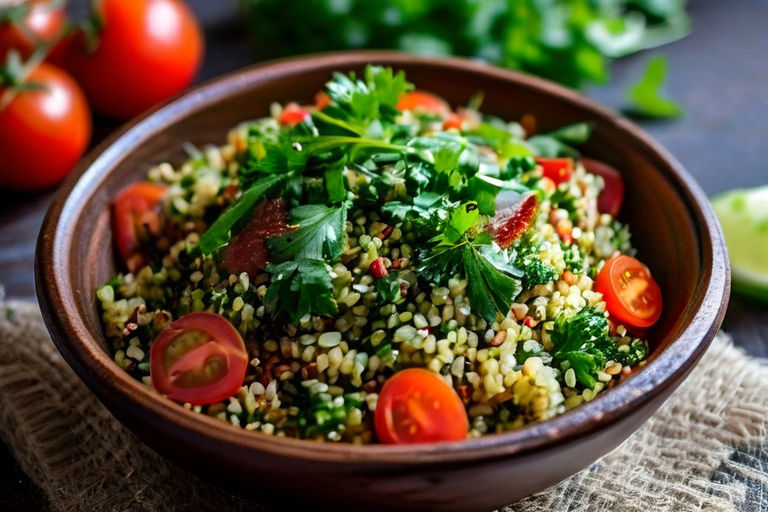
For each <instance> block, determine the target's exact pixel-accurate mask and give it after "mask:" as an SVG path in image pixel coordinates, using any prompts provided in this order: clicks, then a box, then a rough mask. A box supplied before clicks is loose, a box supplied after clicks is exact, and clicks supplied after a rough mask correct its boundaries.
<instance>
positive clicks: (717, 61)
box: [0, 0, 768, 510]
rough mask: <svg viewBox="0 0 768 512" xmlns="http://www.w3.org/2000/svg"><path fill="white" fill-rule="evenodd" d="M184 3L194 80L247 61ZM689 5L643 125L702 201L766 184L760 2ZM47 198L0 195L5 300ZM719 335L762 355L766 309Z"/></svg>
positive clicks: (767, 90) (622, 74)
mask: <svg viewBox="0 0 768 512" xmlns="http://www.w3.org/2000/svg"><path fill="white" fill-rule="evenodd" d="M190 4H191V5H192V6H193V8H194V9H195V10H196V11H197V13H198V15H199V16H200V17H201V19H202V20H203V24H204V26H205V30H206V40H207V43H208V48H207V54H206V60H205V63H204V66H203V70H202V72H201V77H200V78H201V79H207V78H210V77H214V76H217V75H219V74H221V73H223V72H225V71H229V70H232V69H236V68H238V67H241V66H244V65H246V64H248V63H250V62H251V57H250V55H249V52H248V49H247V44H246V41H245V34H243V32H242V30H241V28H240V26H239V24H238V23H237V20H236V4H237V3H236V1H235V0H219V1H217V2H208V1H206V0H193V1H191V2H190ZM690 4H691V5H690V11H691V13H692V15H693V20H694V33H693V34H692V35H691V36H690V37H688V38H686V39H684V40H682V41H679V42H677V43H674V44H672V45H669V46H668V47H666V48H663V49H661V50H658V51H657V52H655V53H664V54H666V55H667V56H668V57H669V64H670V65H669V69H670V71H669V73H670V77H669V84H668V90H669V92H670V94H671V95H672V96H673V97H674V98H676V99H678V100H680V101H681V102H682V103H683V104H684V105H685V106H686V108H687V114H686V116H685V117H684V118H683V119H681V120H677V121H672V122H649V123H644V124H643V127H644V128H645V129H646V130H647V131H648V132H649V133H650V134H651V135H653V136H654V137H655V138H656V139H657V140H659V141H660V142H661V143H662V144H663V145H664V146H666V147H667V149H669V150H670V151H671V152H672V154H674V155H675V156H676V157H677V158H678V159H679V160H680V161H681V162H682V163H683V164H684V165H685V166H686V168H687V169H688V171H689V172H690V173H691V174H692V175H693V176H694V177H695V178H696V179H697V180H698V182H699V183H700V184H701V186H702V188H703V189H704V191H705V192H706V193H707V194H715V193H717V192H721V191H723V190H727V189H730V188H735V187H741V186H754V185H759V184H764V183H768V165H767V164H766V153H768V150H766V148H767V147H768V65H766V62H765V56H766V55H768V35H766V34H767V33H766V27H768V2H766V1H765V0H734V1H731V2H722V1H718V0H692V1H691V2H690ZM643 64H644V57H643V56H636V57H632V58H629V59H625V60H623V61H621V62H618V63H616V65H615V66H614V67H613V74H614V76H613V80H612V82H611V84H610V85H609V86H607V87H604V88H595V89H592V90H590V91H587V94H588V95H589V96H591V97H593V98H595V99H597V100H598V101H601V102H603V103H605V104H607V105H609V106H611V107H614V108H620V107H622V106H623V105H624V91H625V90H626V88H627V87H628V85H629V84H631V83H632V82H633V81H634V80H635V79H636V78H637V77H638V76H639V75H640V74H641V72H642V68H643ZM115 127H116V125H115V124H114V123H112V122H109V121H107V120H98V121H97V126H96V133H95V137H94V138H95V139H96V140H98V139H100V138H103V137H104V136H105V135H106V134H107V133H109V132H110V131H111V130H113V129H114V128H115ZM0 158H2V156H1V155H0ZM53 194H54V192H53V191H50V192H44V193H39V194H18V193H8V192H5V193H3V192H0V284H2V285H3V286H4V288H5V296H6V297H7V298H21V299H29V300H34V298H35V292H34V276H33V272H32V262H33V257H34V250H35V242H36V238H37V232H38V230H39V227H40V224H41V222H42V219H43V216H44V214H45V211H46V208H47V207H48V205H49V204H50V202H51V198H52V196H53ZM766 207H768V205H767V206H766ZM0 295H1V293H0ZM724 328H725V329H726V330H727V331H729V332H730V333H731V334H732V335H733V337H734V339H735V340H736V343H738V344H739V345H741V346H743V347H744V348H745V349H746V350H747V351H748V352H749V353H751V354H754V355H756V356H761V357H768V308H765V307H763V308H761V307H760V306H757V305H754V304H752V303H749V302H745V301H742V300H740V299H738V298H732V300H731V303H730V306H729V308H728V313H727V316H726V320H725V324H724ZM42 508H44V500H43V498H42V497H41V496H40V493H39V491H38V490H37V489H36V488H35V487H34V485H33V484H32V483H30V482H29V481H28V479H27V478H26V477H25V476H24V475H23V473H21V472H20V471H19V469H18V467H17V466H16V464H15V462H14V461H13V459H12V457H11V456H10V455H9V454H8V452H7V450H6V449H5V447H4V446H3V445H2V444H0V509H1V510H40V509H42Z"/></svg>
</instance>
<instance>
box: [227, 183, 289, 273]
mask: <svg viewBox="0 0 768 512" xmlns="http://www.w3.org/2000/svg"><path fill="white" fill-rule="evenodd" d="M287 217H288V214H287V207H286V205H285V201H284V200H283V199H282V198H280V197H278V198H277V199H270V200H269V201H263V202H261V203H260V204H259V205H258V206H257V207H256V208H255V209H254V211H253V217H252V218H251V220H250V222H248V224H246V226H245V227H244V228H243V230H242V231H240V232H239V233H238V234H236V235H235V236H233V237H232V239H231V240H230V241H229V244H227V248H226V249H225V251H226V252H225V253H224V258H223V263H222V264H223V266H224V268H226V269H227V271H228V272H231V273H232V274H235V275H237V274H240V273H241V272H247V273H248V275H250V276H255V275H256V274H257V273H258V271H259V270H260V269H262V268H264V265H266V264H267V261H269V252H268V251H267V245H266V243H265V242H264V240H266V239H267V238H270V237H273V236H279V235H282V234H285V233H288V232H289V231H290V230H291V228H290V226H288V224H287V223H286V219H287Z"/></svg>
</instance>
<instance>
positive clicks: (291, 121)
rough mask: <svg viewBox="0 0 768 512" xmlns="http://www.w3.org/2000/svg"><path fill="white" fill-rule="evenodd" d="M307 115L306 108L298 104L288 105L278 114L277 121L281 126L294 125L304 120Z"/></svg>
mask: <svg viewBox="0 0 768 512" xmlns="http://www.w3.org/2000/svg"><path fill="white" fill-rule="evenodd" d="M308 115H309V112H308V111H307V110H306V109H304V108H301V107H300V106H298V105H288V106H287V107H285V109H283V113H282V114H280V119H279V122H280V124H281V125H283V126H294V125H297V124H299V123H300V122H302V121H304V119H306V118H307V116H308Z"/></svg>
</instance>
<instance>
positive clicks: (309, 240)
mask: <svg viewBox="0 0 768 512" xmlns="http://www.w3.org/2000/svg"><path fill="white" fill-rule="evenodd" d="M346 221H347V205H346V204H342V205H341V206H325V205H322V204H307V205H302V206H298V207H296V208H294V209H293V210H291V212H290V214H289V222H290V224H292V225H294V224H295V225H298V228H297V229H295V230H293V231H291V232H289V233H286V234H284V235H281V236H278V237H274V238H268V239H267V248H268V249H269V254H270V256H271V257H272V259H273V260H274V261H278V262H283V261H287V260H290V259H301V258H308V259H316V260H327V261H335V260H336V259H338V258H339V256H340V255H341V251H342V250H343V249H344V241H345V240H346V236H347V235H346V233H345V231H344V224H345V223H346Z"/></svg>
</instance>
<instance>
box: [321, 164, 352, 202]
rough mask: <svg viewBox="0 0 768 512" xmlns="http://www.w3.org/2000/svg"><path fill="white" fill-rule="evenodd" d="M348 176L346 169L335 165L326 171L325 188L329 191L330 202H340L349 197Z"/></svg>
mask: <svg viewBox="0 0 768 512" xmlns="http://www.w3.org/2000/svg"><path fill="white" fill-rule="evenodd" d="M346 181H347V180H346V178H345V177H344V169H343V168H342V167H340V166H334V167H330V168H328V169H326V171H325V189H326V191H327V192H328V202H329V203H338V202H339V201H343V200H344V199H345V198H346V197H347V187H346Z"/></svg>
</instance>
